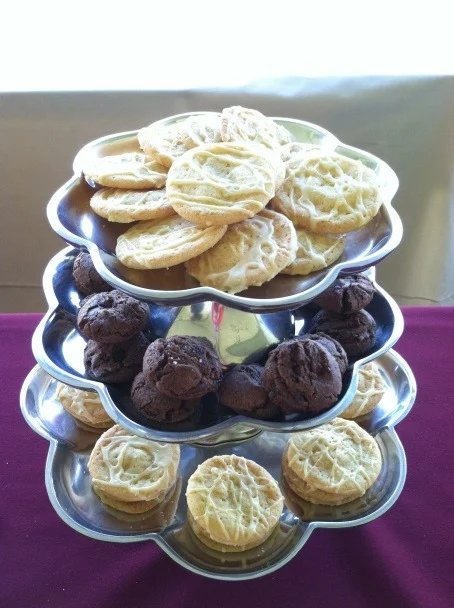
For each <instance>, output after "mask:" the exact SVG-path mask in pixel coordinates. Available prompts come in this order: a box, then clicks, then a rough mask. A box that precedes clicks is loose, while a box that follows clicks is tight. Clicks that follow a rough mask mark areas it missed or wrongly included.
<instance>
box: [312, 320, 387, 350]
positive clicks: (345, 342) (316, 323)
mask: <svg viewBox="0 0 454 608" xmlns="http://www.w3.org/2000/svg"><path fill="white" fill-rule="evenodd" d="M376 329H377V324H376V323H375V320H374V318H373V317H372V315H370V314H369V313H368V312H367V311H366V310H360V311H359V312H354V313H352V314H350V315H339V314H337V313H335V312H330V311H329V310H321V311H320V312H318V313H317V314H316V315H315V317H314V318H313V319H312V321H311V323H310V331H311V333H319V332H322V333H324V334H328V336H331V337H332V338H334V339H335V340H337V341H338V342H340V344H341V345H342V347H343V349H344V350H345V352H346V353H347V356H348V357H358V356H360V355H365V354H366V353H368V352H369V351H370V350H371V349H372V348H373V346H374V344H375V332H376Z"/></svg>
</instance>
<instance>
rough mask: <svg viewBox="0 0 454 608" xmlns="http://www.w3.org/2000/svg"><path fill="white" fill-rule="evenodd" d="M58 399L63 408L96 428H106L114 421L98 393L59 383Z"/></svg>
mask: <svg viewBox="0 0 454 608" xmlns="http://www.w3.org/2000/svg"><path fill="white" fill-rule="evenodd" d="M57 399H58V400H59V402H60V403H61V404H62V406H63V408H64V409H65V410H66V411H67V412H68V413H69V414H71V416H74V418H77V420H80V421H81V422H83V423H84V424H86V425H87V426H91V427H93V428H94V429H106V428H109V427H111V426H112V424H113V421H112V419H111V418H110V417H109V416H108V414H107V412H106V410H105V409H104V407H103V404H102V402H101V399H100V398H99V395H98V393H95V392H91V391H81V390H79V389H77V388H73V387H72V386H68V385H67V384H63V383H61V382H59V383H58V388H57Z"/></svg>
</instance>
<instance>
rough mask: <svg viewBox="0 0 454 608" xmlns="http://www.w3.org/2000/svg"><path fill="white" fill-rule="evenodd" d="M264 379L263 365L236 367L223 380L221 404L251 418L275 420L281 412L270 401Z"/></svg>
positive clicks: (219, 392)
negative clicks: (263, 382)
mask: <svg viewBox="0 0 454 608" xmlns="http://www.w3.org/2000/svg"><path fill="white" fill-rule="evenodd" d="M262 378H263V367H262V366H261V365H236V366H235V367H233V368H232V369H231V370H230V371H228V372H227V373H226V374H225V375H224V377H223V378H222V382H221V384H220V386H219V391H218V396H219V401H220V403H221V404H222V405H226V406H227V407H229V408H231V409H232V410H233V411H234V412H236V413H237V414H242V415H243V416H249V417H250V418H259V419H262V420H268V419H269V418H274V417H275V416H277V415H278V414H279V413H280V410H279V408H278V407H277V405H275V404H274V403H271V402H270V400H269V399H268V393H267V392H266V390H265V389H264V387H263V384H262Z"/></svg>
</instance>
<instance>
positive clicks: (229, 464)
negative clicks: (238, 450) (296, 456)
mask: <svg viewBox="0 0 454 608" xmlns="http://www.w3.org/2000/svg"><path fill="white" fill-rule="evenodd" d="M186 498H187V502H188V522H189V525H190V526H191V528H192V530H193V531H194V533H195V534H196V536H197V537H198V538H199V539H200V540H201V541H202V542H203V543H205V544H206V545H208V546H210V547H212V548H215V549H218V550H222V551H245V550H247V549H251V548H253V547H256V546H257V545H260V544H261V543H263V542H264V541H265V540H266V539H267V538H268V537H269V536H270V535H271V534H272V532H273V531H274V529H275V528H276V526H277V525H278V522H279V518H280V516H281V513H282V509H283V498H282V494H281V491H280V489H279V486H278V484H277V482H276V481H275V479H273V477H272V476H271V475H270V474H269V473H268V471H266V470H265V469H264V468H263V467H261V466H260V465H258V464H257V463H255V462H253V461H252V460H247V459H246V458H242V457H240V456H235V455H228V456H213V457H212V458H209V459H208V460H205V462H203V463H202V464H201V465H199V466H198V467H197V469H196V471H195V472H194V473H193V474H192V475H191V477H190V478H189V480H188V487H187V491H186Z"/></svg>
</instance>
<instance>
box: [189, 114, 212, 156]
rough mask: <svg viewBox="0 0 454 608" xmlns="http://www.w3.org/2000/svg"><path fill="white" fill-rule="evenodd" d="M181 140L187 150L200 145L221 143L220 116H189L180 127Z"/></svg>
mask: <svg viewBox="0 0 454 608" xmlns="http://www.w3.org/2000/svg"><path fill="white" fill-rule="evenodd" d="M181 139H182V140H183V143H184V145H185V146H186V149H187V150H190V149H191V148H196V147H197V146H201V145H202V144H212V143H215V142H220V141H222V137H221V117H220V115H219V114H196V115H195V116H189V118H187V119H186V120H185V121H184V123H183V125H182V128H181Z"/></svg>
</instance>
